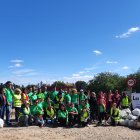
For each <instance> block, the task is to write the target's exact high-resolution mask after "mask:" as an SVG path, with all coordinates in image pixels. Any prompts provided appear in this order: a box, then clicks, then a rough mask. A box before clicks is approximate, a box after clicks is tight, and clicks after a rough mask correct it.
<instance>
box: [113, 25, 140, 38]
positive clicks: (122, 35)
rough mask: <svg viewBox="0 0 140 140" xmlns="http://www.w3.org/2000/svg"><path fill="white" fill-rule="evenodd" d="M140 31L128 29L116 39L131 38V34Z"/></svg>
mask: <svg viewBox="0 0 140 140" xmlns="http://www.w3.org/2000/svg"><path fill="white" fill-rule="evenodd" d="M139 30H140V28H139V27H132V28H130V29H128V31H127V32H125V33H122V34H120V35H117V36H116V38H128V37H130V35H131V34H133V33H135V32H138V31H139Z"/></svg>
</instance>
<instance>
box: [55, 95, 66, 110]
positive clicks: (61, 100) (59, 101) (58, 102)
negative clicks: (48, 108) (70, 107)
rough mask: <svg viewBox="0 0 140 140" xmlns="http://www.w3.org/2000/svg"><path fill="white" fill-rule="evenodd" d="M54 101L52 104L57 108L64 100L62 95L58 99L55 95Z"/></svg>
mask: <svg viewBox="0 0 140 140" xmlns="http://www.w3.org/2000/svg"><path fill="white" fill-rule="evenodd" d="M56 101H57V102H56V103H55V104H54V108H56V109H58V108H59V104H60V103H62V102H63V101H64V97H62V98H61V99H59V98H58V97H57V96H56Z"/></svg>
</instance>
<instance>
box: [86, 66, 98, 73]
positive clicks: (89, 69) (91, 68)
mask: <svg viewBox="0 0 140 140" xmlns="http://www.w3.org/2000/svg"><path fill="white" fill-rule="evenodd" d="M95 69H97V67H90V68H85V70H86V71H87V72H89V71H91V70H95Z"/></svg>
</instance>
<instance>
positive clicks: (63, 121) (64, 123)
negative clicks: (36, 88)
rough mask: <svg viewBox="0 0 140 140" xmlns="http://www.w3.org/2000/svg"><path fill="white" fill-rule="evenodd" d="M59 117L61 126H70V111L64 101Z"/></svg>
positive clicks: (60, 107)
mask: <svg viewBox="0 0 140 140" xmlns="http://www.w3.org/2000/svg"><path fill="white" fill-rule="evenodd" d="M57 119H58V125H59V126H64V127H65V126H68V111H67V110H66V108H65V105H64V104H63V103H61V104H60V106H59V110H58V116H57Z"/></svg>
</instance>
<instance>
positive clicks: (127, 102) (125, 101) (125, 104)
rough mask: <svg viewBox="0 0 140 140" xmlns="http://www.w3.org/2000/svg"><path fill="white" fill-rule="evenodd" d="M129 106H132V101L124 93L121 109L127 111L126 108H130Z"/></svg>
mask: <svg viewBox="0 0 140 140" xmlns="http://www.w3.org/2000/svg"><path fill="white" fill-rule="evenodd" d="M129 105H130V99H129V97H128V96H127V95H126V93H125V92H124V93H123V94H122V98H121V107H122V109H126V108H129Z"/></svg>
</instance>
